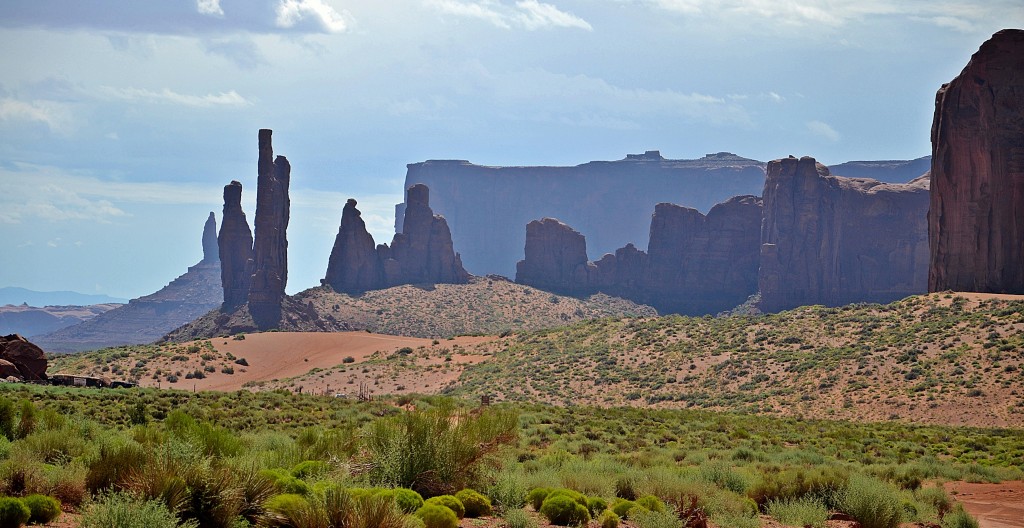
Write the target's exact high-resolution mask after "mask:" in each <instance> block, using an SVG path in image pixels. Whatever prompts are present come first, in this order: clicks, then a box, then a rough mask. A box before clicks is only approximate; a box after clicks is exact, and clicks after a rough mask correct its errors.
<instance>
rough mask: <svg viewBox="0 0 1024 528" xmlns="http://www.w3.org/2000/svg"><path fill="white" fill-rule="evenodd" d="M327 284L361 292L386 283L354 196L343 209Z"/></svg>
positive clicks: (346, 290)
mask: <svg viewBox="0 0 1024 528" xmlns="http://www.w3.org/2000/svg"><path fill="white" fill-rule="evenodd" d="M324 283H325V284H329V285H330V286H331V288H334V291H336V292H344V293H361V292H364V291H367V290H373V289H376V288H379V287H380V286H381V285H382V284H383V275H382V274H381V265H380V260H379V259H378V258H377V248H376V247H375V245H374V242H373V236H371V235H370V233H369V232H367V231H366V223H365V222H363V218H362V214H361V213H360V212H359V209H356V201H355V200H353V199H351V198H350V199H349V200H348V202H346V203H345V208H344V209H342V212H341V226H340V227H339V228H338V236H337V237H336V238H335V239H334V248H333V249H332V250H331V258H330V260H328V263H327V276H326V277H325V278H324Z"/></svg>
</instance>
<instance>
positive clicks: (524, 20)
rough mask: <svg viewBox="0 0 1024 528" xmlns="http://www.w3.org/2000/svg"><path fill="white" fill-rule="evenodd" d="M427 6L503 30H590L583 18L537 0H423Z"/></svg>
mask: <svg viewBox="0 0 1024 528" xmlns="http://www.w3.org/2000/svg"><path fill="white" fill-rule="evenodd" d="M426 5H427V6H428V7H430V8H433V9H434V10H436V11H439V12H441V13H443V14H447V15H453V16H460V17H465V18H475V19H479V20H483V21H485V22H488V23H490V24H492V25H494V26H497V27H500V28H502V29H511V28H513V27H518V28H522V29H526V30H529V31H533V30H538V29H547V28H576V29H584V30H587V31H591V30H593V27H592V26H591V25H590V23H588V22H587V21H586V20H583V19H582V18H580V17H578V16H576V15H574V14H572V13H567V12H565V11H562V10H560V9H558V7H557V6H555V5H553V4H546V3H543V2H539V1H538V0H519V1H517V2H516V3H515V5H514V6H507V5H505V4H502V3H501V2H498V1H497V0H475V1H472V0H426Z"/></svg>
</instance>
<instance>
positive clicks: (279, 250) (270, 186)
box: [249, 129, 291, 330]
mask: <svg viewBox="0 0 1024 528" xmlns="http://www.w3.org/2000/svg"><path fill="white" fill-rule="evenodd" d="M271 134H273V132H272V131H271V130H269V129H260V132H259V162H258V178H257V180H256V219H255V220H254V221H253V224H254V226H255V227H254V234H253V248H252V253H253V274H252V281H251V282H250V283H249V313H251V314H252V318H253V321H254V322H255V323H256V326H258V327H259V328H260V329H261V330H267V329H270V328H275V327H276V326H277V323H278V322H279V321H280V320H281V301H282V299H283V298H284V295H285V293H284V289H285V286H286V285H287V284H288V238H287V236H286V231H287V230H288V216H289V209H290V203H291V202H290V200H289V199H288V183H289V180H290V178H291V165H290V164H289V163H288V160H287V159H286V158H285V157H284V156H278V157H277V159H274V148H273V145H272V144H271Z"/></svg>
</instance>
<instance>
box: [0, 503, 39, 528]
mask: <svg viewBox="0 0 1024 528" xmlns="http://www.w3.org/2000/svg"><path fill="white" fill-rule="evenodd" d="M31 515H32V512H31V511H30V510H29V509H28V506H25V503H24V502H21V500H19V499H16V498H14V497H0V528H18V527H19V526H21V525H23V524H25V523H27V522H28V519H29V517H30V516H31Z"/></svg>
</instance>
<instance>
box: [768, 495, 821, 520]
mask: <svg viewBox="0 0 1024 528" xmlns="http://www.w3.org/2000/svg"><path fill="white" fill-rule="evenodd" d="M765 511H766V512H767V513H768V515H771V516H772V517H774V518H775V519H776V520H778V521H779V522H781V523H782V524H785V525H788V526H804V527H808V526H810V527H813V528H824V527H825V521H827V520H828V508H826V507H825V503H823V502H822V501H821V499H818V498H816V497H804V498H802V499H786V500H771V501H768V504H767V507H766V509H765Z"/></svg>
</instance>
